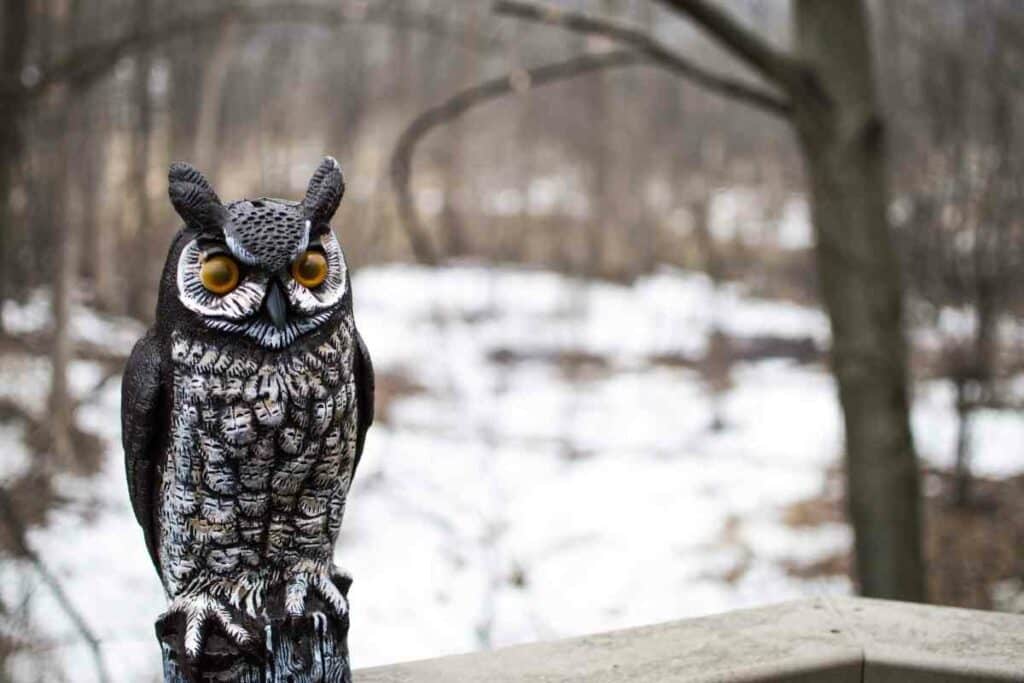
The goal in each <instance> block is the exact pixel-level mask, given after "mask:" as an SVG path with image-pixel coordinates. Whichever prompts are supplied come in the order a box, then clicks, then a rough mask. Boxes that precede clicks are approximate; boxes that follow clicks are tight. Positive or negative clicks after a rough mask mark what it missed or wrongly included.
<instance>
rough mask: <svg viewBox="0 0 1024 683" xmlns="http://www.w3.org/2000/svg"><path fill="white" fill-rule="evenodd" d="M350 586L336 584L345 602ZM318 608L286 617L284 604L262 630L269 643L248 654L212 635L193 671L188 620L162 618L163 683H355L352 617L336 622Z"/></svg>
mask: <svg viewBox="0 0 1024 683" xmlns="http://www.w3.org/2000/svg"><path fill="white" fill-rule="evenodd" d="M351 584H352V582H351V580H344V581H340V582H338V584H337V585H338V589H339V590H340V591H341V592H342V594H344V595H345V596H346V598H347V597H348V590H349V587H350V586H351ZM274 607H276V609H275V608H274ZM318 607H322V608H324V611H323V612H319V613H312V614H309V615H304V616H301V617H289V616H288V615H287V614H285V612H284V605H283V602H282V603H281V604H280V605H277V606H271V607H268V609H267V613H268V616H267V618H266V619H264V620H263V621H262V623H261V624H260V625H259V626H261V627H262V629H261V630H262V632H263V633H264V634H265V635H264V641H263V642H262V643H259V644H258V646H256V647H254V648H252V649H251V650H249V651H242V650H241V649H239V648H238V646H236V645H235V644H234V643H232V642H231V641H230V640H229V639H227V638H224V637H223V636H221V635H220V634H217V633H211V634H210V635H209V636H208V637H207V639H206V644H205V648H204V650H203V654H202V656H201V657H200V658H199V660H198V662H196V664H195V666H194V667H192V668H191V669H189V668H188V666H187V665H186V664H184V661H185V660H184V658H183V657H181V656H180V655H181V653H182V652H184V635H185V625H184V623H183V621H184V619H182V618H181V615H180V614H173V615H163V616H161V617H160V619H158V620H157V622H156V635H157V639H158V640H159V641H160V649H161V652H162V655H163V671H164V683H207V682H213V681H223V682H227V681H230V682H231V683H264V682H267V683H269V682H270V681H294V683H305V682H308V683H351V681H352V672H351V669H350V667H349V656H348V627H349V617H348V615H345V616H344V617H341V618H337V617H334V616H332V615H331V614H330V611H329V610H328V609H327V606H326V605H319V606H318Z"/></svg>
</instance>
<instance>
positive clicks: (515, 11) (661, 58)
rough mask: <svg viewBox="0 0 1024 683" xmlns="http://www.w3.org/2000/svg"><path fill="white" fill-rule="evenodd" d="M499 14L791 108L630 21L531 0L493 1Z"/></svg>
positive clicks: (760, 103)
mask: <svg viewBox="0 0 1024 683" xmlns="http://www.w3.org/2000/svg"><path fill="white" fill-rule="evenodd" d="M494 11H495V12H497V13H498V14H504V15H506V16H512V17H516V18H519V19H526V20H528V21H535V22H539V23H543V24H550V25H553V26H561V27H563V28H565V29H568V30H570V31H574V32H576V33H584V34H589V35H599V36H604V37H606V38H610V39H611V40H614V41H616V42H619V43H622V44H623V45H625V46H629V47H631V48H633V49H635V50H636V51H637V52H639V53H642V54H643V55H645V56H646V57H647V58H648V59H650V60H651V61H652V62H654V63H656V64H658V65H659V66H662V67H664V68H666V69H668V70H669V71H672V72H673V73H675V74H678V75H680V76H683V77H684V78H688V79H690V80H691V81H693V82H694V83H697V84H698V85H701V86H703V87H705V88H707V89H708V90H710V91H712V92H715V93H717V94H719V95H723V96H725V97H730V98H732V99H736V100H740V101H742V102H746V103H747V104H750V105H753V106H755V107H757V108H758V109H761V110H762V111H766V112H768V113H770V114H774V115H776V116H782V117H786V116H788V115H789V113H790V111H791V106H790V104H789V102H787V101H786V100H784V99H782V98H781V97H779V96H778V95H776V94H774V93H772V92H769V91H767V90H763V89H761V88H759V87H757V86H754V85H748V84H746V83H743V82H741V81H737V80H734V79H731V78H729V77H727V76H723V75H721V74H716V73H713V72H711V71H708V70H707V69H705V68H703V67H701V66H698V65H697V64H695V63H693V62H692V61H690V60H689V59H687V58H685V57H683V56H682V55H679V54H678V53H676V52H674V51H673V50H670V49H669V48H668V47H666V46H665V45H664V44H663V43H661V42H660V41H658V40H657V39H656V38H654V37H653V36H651V35H650V34H648V33H646V32H645V31H643V30H642V29H640V28H638V27H636V26H632V25H630V24H627V23H624V22H620V21H616V20H614V19H609V18H606V17H597V16H594V15H590V14H586V13H583V12H571V11H566V10H562V9H561V8H558V7H553V6H551V5H545V4H541V3H537V2H533V1H532V0H498V2H496V3H495V5H494Z"/></svg>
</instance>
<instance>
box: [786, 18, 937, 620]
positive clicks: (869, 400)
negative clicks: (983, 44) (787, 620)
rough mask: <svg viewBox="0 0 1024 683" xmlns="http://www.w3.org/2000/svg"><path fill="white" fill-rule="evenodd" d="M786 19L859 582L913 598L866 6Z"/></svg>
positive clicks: (915, 564) (913, 485)
mask: <svg viewBox="0 0 1024 683" xmlns="http://www.w3.org/2000/svg"><path fill="white" fill-rule="evenodd" d="M794 21H795V36H796V41H797V46H798V50H799V57H801V58H802V59H803V60H804V62H805V63H806V64H807V65H808V66H809V67H810V71H811V72H812V73H808V74H805V75H806V76H807V77H806V78H805V79H804V81H803V82H801V83H800V84H797V85H796V86H795V87H794V106H795V112H794V115H795V123H796V127H797V131H798V135H799V139H800V144H801V147H802V150H803V155H804V159H805V163H806V166H807V173H808V177H809V181H810V186H811V214H812V220H813V223H814V230H815V235H816V238H817V239H816V251H817V267H818V274H819V278H820V283H821V294H822V297H823V300H824V302H825V307H826V309H827V310H828V315H829V318H830V321H831V326H832V337H833V351H832V362H833V365H834V372H835V376H836V379H837V382H838V385H839V399H840V403H841V405H842V411H843V416H844V420H845V425H846V469H847V500H848V506H849V513H850V518H851V520H852V522H853V527H854V536H855V546H856V558H857V561H856V570H857V579H858V581H859V583H860V589H861V592H862V593H863V594H864V595H867V596H871V597H879V598H895V599H903V600H918V601H920V600H924V599H925V581H924V578H925V573H924V560H923V557H922V550H921V511H920V498H919V483H918V479H919V474H918V469H917V459H916V456H915V452H914V445H913V439H912V437H911V432H910V424H909V415H908V412H909V411H908V396H907V347H906V340H905V337H904V332H903V327H902V324H903V316H902V300H901V288H900V273H899V268H898V262H897V258H896V252H895V248H894V245H893V241H892V236H891V234H890V229H889V222H888V217H887V208H888V200H889V197H888V181H887V178H886V163H885V149H884V125H883V122H882V118H881V114H880V112H879V108H878V105H877V102H876V100H875V94H874V82H873V73H872V58H871V49H870V45H869V31H868V25H867V17H866V10H865V7H864V4H863V3H862V2H853V1H852V0H797V2H796V3H795V4H794Z"/></svg>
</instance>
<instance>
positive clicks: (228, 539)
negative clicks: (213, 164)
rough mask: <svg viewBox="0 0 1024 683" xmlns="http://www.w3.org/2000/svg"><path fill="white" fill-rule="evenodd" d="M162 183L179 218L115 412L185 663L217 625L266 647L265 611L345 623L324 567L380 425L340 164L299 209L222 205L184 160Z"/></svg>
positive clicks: (330, 166)
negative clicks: (335, 228)
mask: <svg viewBox="0 0 1024 683" xmlns="http://www.w3.org/2000/svg"><path fill="white" fill-rule="evenodd" d="M169 180H170V188H169V194H170V198H171V203H172V204H173V205H174V208H175V210H176V211H177V213H178V214H179V215H180V216H181V218H182V219H183V220H184V223H185V224H184V226H183V227H182V228H181V229H180V230H179V232H178V233H177V235H176V236H175V238H174V241H173V243H172V245H171V248H170V253H169V254H168V257H167V261H166V263H165V265H164V270H163V276H162V278H161V280H160V292H159V297H158V302H157V310H156V322H155V323H154V325H153V327H152V328H150V329H149V331H148V332H147V333H146V335H145V336H144V337H143V338H142V339H141V340H140V341H139V342H138V343H137V344H136V345H135V348H134V350H133V351H132V354H131V358H130V359H129V361H128V366H127V369H126V371H125V374H124V383H123V387H122V406H121V417H122V427H123V445H124V451H125V465H126V469H127V477H128V489H129V493H130V497H131V502H132V506H133V508H134V511H135V517H136V519H137V520H138V522H139V524H140V525H141V526H142V530H143V533H144V536H145V540H146V546H147V548H148V549H149V554H150V557H151V558H152V559H153V563H154V565H155V566H156V569H157V572H158V573H159V574H160V578H161V580H162V582H163V586H164V589H165V591H166V594H167V598H168V600H169V606H168V611H167V614H166V615H165V617H164V618H168V617H173V618H176V619H178V620H179V623H180V624H182V633H183V644H184V655H185V658H186V660H189V659H192V660H194V659H196V658H198V657H199V656H200V654H201V653H202V650H203V646H204V642H205V639H206V637H207V635H208V634H209V633H210V632H211V629H213V630H216V631H218V632H219V634H220V635H222V636H224V637H227V638H228V639H229V640H230V641H233V642H234V643H236V644H237V645H239V646H243V647H244V646H249V647H255V646H257V645H259V646H262V641H261V640H260V639H261V638H262V633H261V631H260V630H259V628H260V627H259V626H258V624H259V623H261V619H266V617H267V614H268V612H269V611H271V610H273V611H276V612H277V613H283V614H285V615H286V616H305V615H311V614H312V615H313V616H314V617H320V616H326V615H324V614H323V611H320V610H324V611H326V610H330V611H333V612H334V613H335V616H342V615H344V614H345V613H346V612H347V609H348V605H347V602H346V599H345V596H344V595H343V593H342V591H341V590H339V585H344V581H346V580H347V575H346V574H345V573H344V572H343V571H342V570H340V569H339V568H337V567H336V566H335V565H334V564H333V561H332V557H333V553H334V544H335V541H336V539H337V537H338V530H339V527H340V526H341V520H342V516H343V514H344V512H345V501H346V497H347V495H348V491H349V485H350V483H351V481H352V476H353V474H354V473H355V470H356V467H357V466H358V465H359V458H360V455H361V454H362V451H363V442H364V440H365V438H366V431H367V429H368V428H369V426H370V423H371V422H372V421H373V368H372V366H371V364H370V356H369V354H368V353H367V350H366V346H365V345H364V344H363V340H362V339H361V338H360V336H359V332H358V331H357V330H356V326H355V321H354V319H353V316H352V291H351V284H350V280H349V274H348V270H347V268H346V265H345V257H344V253H343V252H342V249H341V247H340V246H339V244H338V241H337V238H336V237H335V235H334V233H333V232H332V231H331V228H330V220H331V218H332V216H333V215H334V212H335V210H336V209H337V208H338V203H339V202H340V201H341V197H342V194H343V192H344V189H345V186H344V181H343V179H342V174H341V169H340V168H339V166H338V162H337V161H335V160H334V159H332V158H330V157H328V158H325V159H324V161H323V162H322V163H321V164H320V167H319V168H318V169H317V170H316V172H315V173H314V174H313V178H312V180H311V181H310V183H309V189H308V190H307V192H306V196H305V198H304V199H303V200H302V201H301V202H292V201H287V200H283V199H271V198H260V199H252V200H249V199H244V200H240V201H235V202H230V203H227V204H222V203H221V201H220V199H218V197H217V195H216V193H214V191H213V188H212V187H211V186H210V183H209V182H208V181H207V180H206V178H205V177H203V175H202V174H201V173H199V172H198V171H197V170H195V169H194V168H192V167H191V166H189V165H187V164H174V165H172V166H171V169H170V174H169ZM346 587H347V586H346ZM311 605H315V606H316V607H315V608H314V607H311Z"/></svg>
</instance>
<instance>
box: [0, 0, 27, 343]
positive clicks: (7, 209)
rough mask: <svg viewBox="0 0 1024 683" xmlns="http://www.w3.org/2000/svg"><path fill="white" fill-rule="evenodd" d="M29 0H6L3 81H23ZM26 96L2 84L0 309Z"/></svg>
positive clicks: (0, 51) (0, 327)
mask: <svg viewBox="0 0 1024 683" xmlns="http://www.w3.org/2000/svg"><path fill="white" fill-rule="evenodd" d="M28 28H29V22H28V2H27V0H4V3H3V34H2V35H3V42H2V44H0V83H16V82H20V81H21V71H22V69H23V68H24V66H25V50H26V47H27V46H28ZM23 105H24V103H23V98H22V97H21V95H20V93H18V92H17V91H14V92H9V91H7V90H5V89H4V88H3V87H0V311H2V310H3V303H4V301H6V300H7V298H8V295H9V293H8V278H9V275H8V273H10V268H9V267H8V261H7V259H9V258H10V251H11V250H10V244H11V240H10V235H11V232H12V226H11V221H12V217H11V202H10V197H11V187H12V185H13V184H14V173H15V169H16V168H17V167H18V165H19V162H20V159H21V150H22V140H21V121H20V119H21V110H22V108H23ZM3 331H4V323H3V315H2V314H0V334H2V333H3Z"/></svg>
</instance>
